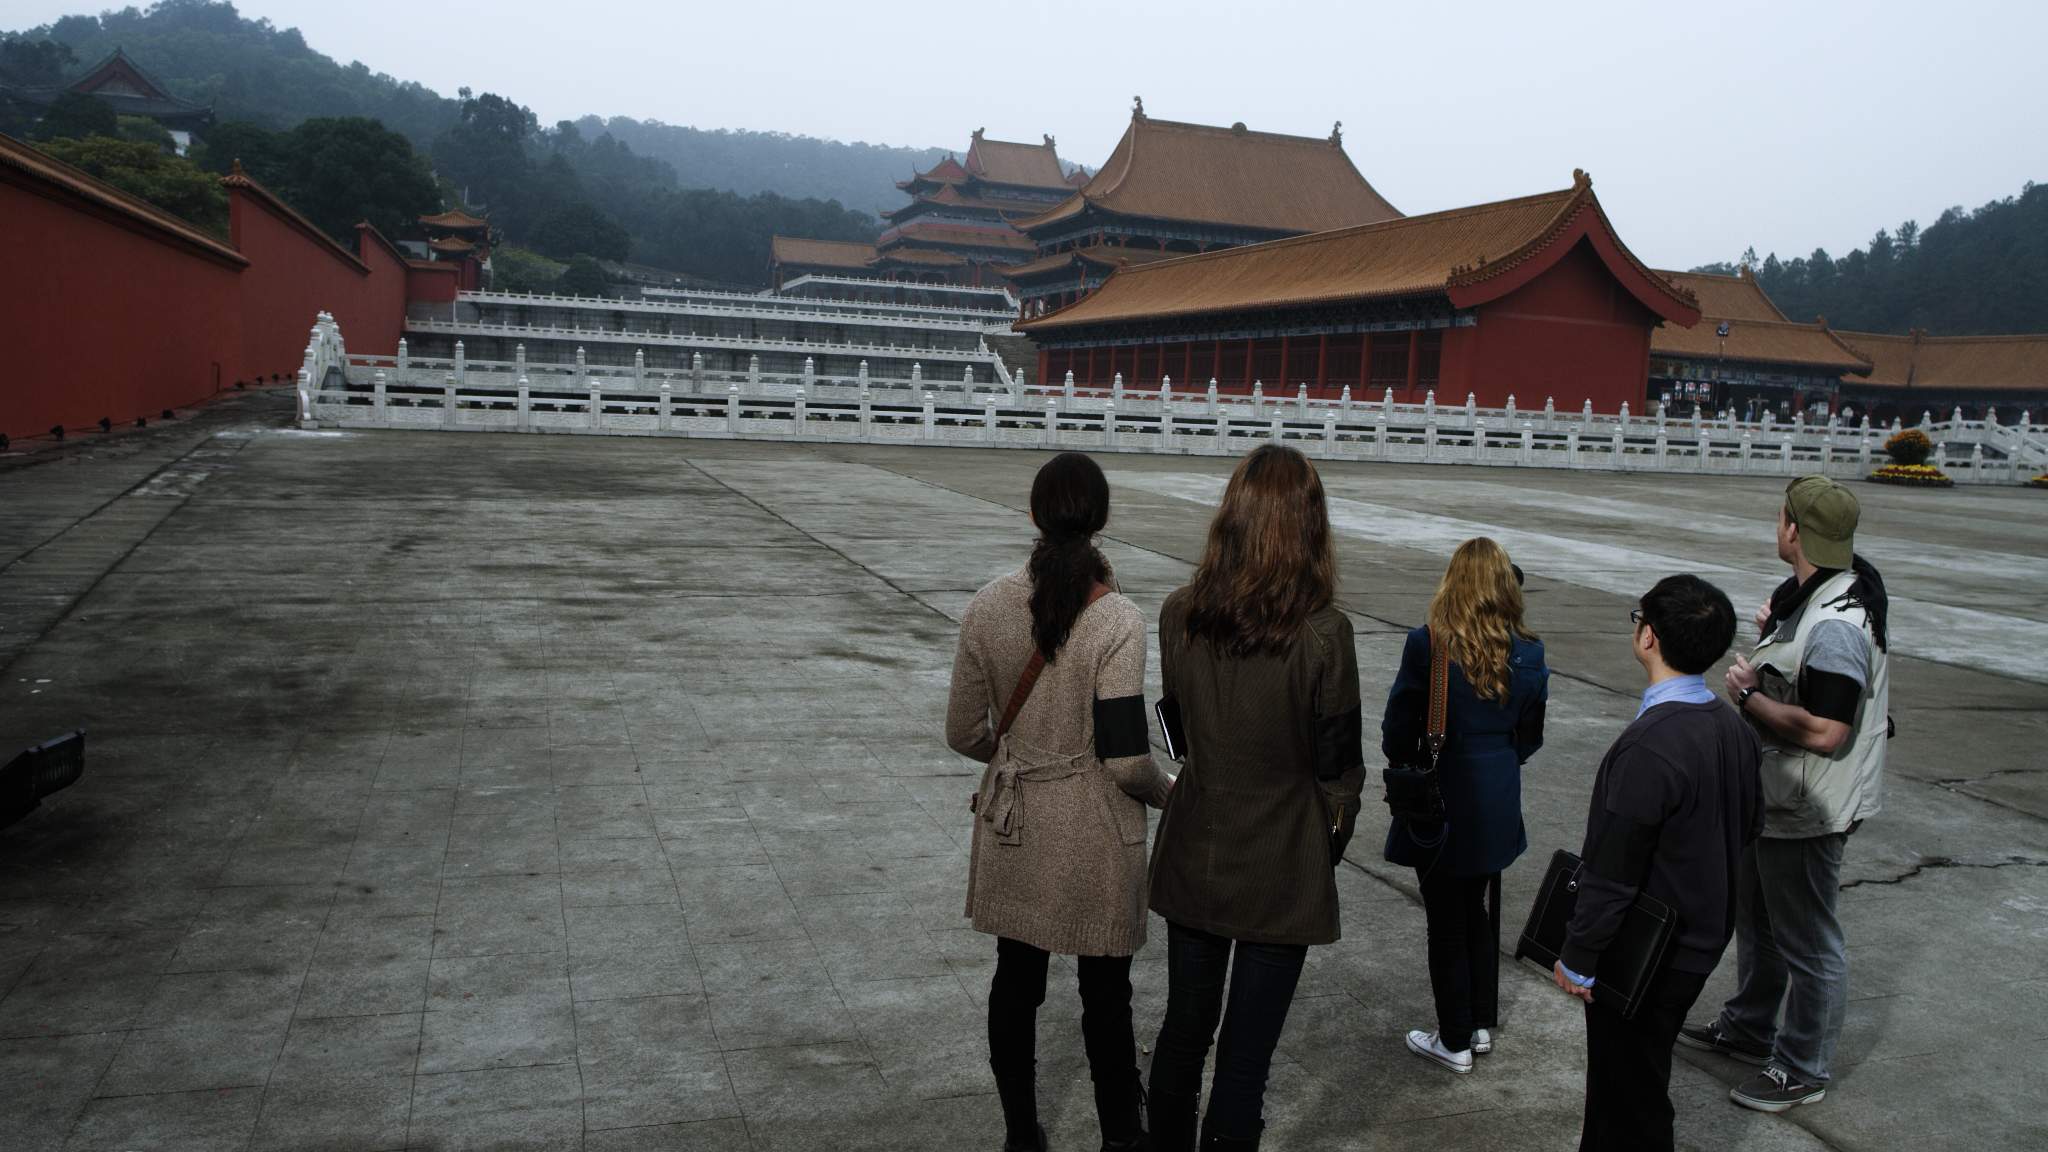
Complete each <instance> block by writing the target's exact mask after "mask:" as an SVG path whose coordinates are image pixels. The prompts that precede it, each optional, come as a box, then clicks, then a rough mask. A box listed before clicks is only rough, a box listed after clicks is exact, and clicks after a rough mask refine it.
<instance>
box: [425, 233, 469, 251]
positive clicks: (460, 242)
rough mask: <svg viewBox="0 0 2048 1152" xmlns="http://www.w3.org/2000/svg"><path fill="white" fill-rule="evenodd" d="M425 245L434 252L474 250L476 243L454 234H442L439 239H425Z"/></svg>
mask: <svg viewBox="0 0 2048 1152" xmlns="http://www.w3.org/2000/svg"><path fill="white" fill-rule="evenodd" d="M427 247H429V248H432V249H433V250H434V251H436V252H474V251H476V245H474V244H471V243H470V242H469V241H467V240H464V239H461V238H460V237H456V236H443V237H441V238H440V239H439V240H429V241H427Z"/></svg>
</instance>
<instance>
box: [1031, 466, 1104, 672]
mask: <svg viewBox="0 0 2048 1152" xmlns="http://www.w3.org/2000/svg"><path fill="white" fill-rule="evenodd" d="M1031 518H1032V520H1033V521H1035V522H1036V523H1037V525H1038V543H1037V544H1036V545H1035V546H1033V547H1032V549H1031V564H1030V572H1031V638H1032V640H1033V642H1035V643H1036V644H1037V645H1038V650H1039V652H1041V653H1042V654H1044V656H1045V659H1046V661H1047V663H1050V662H1051V661H1052V660H1053V657H1054V656H1055V654H1057V653H1058V652H1059V650H1060V645H1062V644H1065V643H1066V642H1067V634H1068V633H1070V632H1072V631H1073V630H1074V621H1075V620H1077V619H1079V618H1080V616H1081V610H1082V609H1084V608H1086V607H1088V593H1089V591H1090V590H1091V589H1092V588H1093V587H1094V586H1095V585H1096V584H1097V583H1103V584H1106V583H1108V582H1109V561H1107V560H1104V559H1103V558H1102V553H1101V552H1099V551H1097V550H1096V548H1095V534H1096V533H1097V532H1100V531H1102V527H1103V525H1105V524H1107V523H1109V478H1108V477H1106V476H1104V475H1103V474H1102V467H1101V466H1100V465H1098V464H1096V463H1095V461H1094V460H1092V459H1090V458H1089V457H1087V456H1084V455H1082V454H1081V453H1079V452H1062V453H1060V454H1059V455H1057V456H1055V457H1053V458H1052V459H1050V460H1048V461H1046V462H1045V466H1044V467H1042V468H1040V469H1039V470H1038V475H1037V476H1036V477H1035V478H1034V479H1033V480H1032V481H1031Z"/></svg>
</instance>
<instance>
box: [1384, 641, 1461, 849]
mask: <svg viewBox="0 0 2048 1152" xmlns="http://www.w3.org/2000/svg"><path fill="white" fill-rule="evenodd" d="M1450 688H1451V657H1450V654H1449V653H1448V652H1446V651H1444V646H1443V645H1441V644H1438V643H1437V642H1436V633H1435V632H1434V631H1432V632H1431V633H1430V636H1429V707H1428V712H1427V714H1426V718H1425V721H1424V726H1425V731H1424V733H1423V736H1422V739H1421V740H1420V741H1418V743H1417V747H1416V749H1415V752H1414V753H1413V755H1412V758H1411V759H1410V760H1409V761H1408V762H1407V763H1405V764H1390V765H1388V766H1387V767H1386V768H1384V769H1382V770H1381V772H1380V779H1381V781H1382V782H1383V783H1384V784H1385V785H1386V790H1387V807H1388V808H1389V809H1390V810H1392V812H1393V815H1394V819H1396V820H1406V821H1409V822H1410V823H1413V824H1419V825H1440V824H1442V823H1443V822H1444V794H1443V789H1441V788H1439V787H1438V786H1437V779H1436V767H1437V762H1438V761H1439V760H1441V759H1442V758H1443V753H1444V743H1445V740H1446V735H1445V733H1446V729H1447V723H1446V722H1447V721H1448V719H1449V715H1448V712H1449V708H1450V694H1451V693H1450Z"/></svg>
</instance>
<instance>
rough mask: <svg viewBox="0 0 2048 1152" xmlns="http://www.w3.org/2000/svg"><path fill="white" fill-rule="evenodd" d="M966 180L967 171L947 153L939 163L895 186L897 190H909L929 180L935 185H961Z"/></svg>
mask: <svg viewBox="0 0 2048 1152" xmlns="http://www.w3.org/2000/svg"><path fill="white" fill-rule="evenodd" d="M968 179H969V177H968V174H967V169H965V168H962V167H961V166H960V162H959V161H958V160H955V159H953V157H952V154H951V153H948V154H947V156H946V158H945V159H944V160H941V161H939V162H938V163H937V164H934V165H932V166H931V167H930V168H927V169H925V170H924V171H922V172H917V173H913V174H912V175H911V177H910V179H908V180H898V181H897V182H896V186H897V187H898V188H909V187H910V186H912V185H914V184H916V183H918V182H919V181H923V180H929V181H931V182H933V183H935V184H961V183H965V182H966V181H967V180H968Z"/></svg>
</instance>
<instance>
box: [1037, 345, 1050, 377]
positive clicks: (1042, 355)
mask: <svg viewBox="0 0 2048 1152" xmlns="http://www.w3.org/2000/svg"><path fill="white" fill-rule="evenodd" d="M1051 356H1052V353H1050V352H1048V351H1046V350H1045V349H1043V348H1040V349H1039V350H1038V383H1039V384H1040V385H1041V386H1043V385H1046V384H1050V383H1052V381H1051V380H1050V379H1049V378H1048V377H1047V376H1046V374H1045V370H1046V369H1047V368H1050V367H1052V360H1051Z"/></svg>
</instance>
